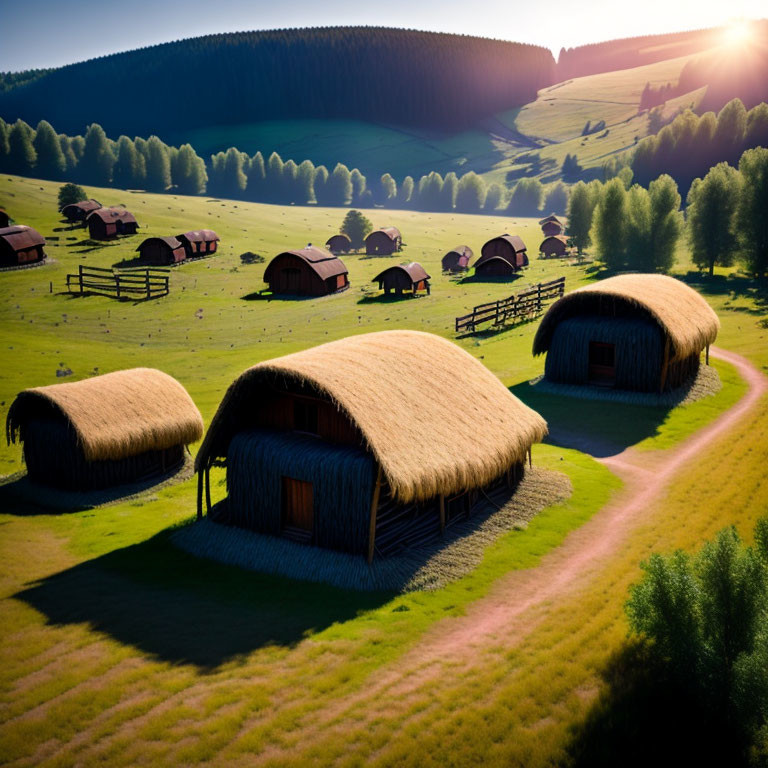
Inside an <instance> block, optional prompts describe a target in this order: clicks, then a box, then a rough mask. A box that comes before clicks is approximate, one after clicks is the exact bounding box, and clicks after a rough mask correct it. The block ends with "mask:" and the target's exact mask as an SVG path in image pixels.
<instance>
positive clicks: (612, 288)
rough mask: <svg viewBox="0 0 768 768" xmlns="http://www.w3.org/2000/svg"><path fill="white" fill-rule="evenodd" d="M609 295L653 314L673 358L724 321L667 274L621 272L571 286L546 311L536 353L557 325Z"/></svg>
mask: <svg viewBox="0 0 768 768" xmlns="http://www.w3.org/2000/svg"><path fill="white" fill-rule="evenodd" d="M606 300H609V301H610V300H613V301H614V302H617V303H619V304H625V305H627V306H630V307H635V308H640V309H642V310H644V311H645V312H647V313H648V315H649V316H650V317H651V319H653V320H655V321H656V322H657V323H658V324H659V325H660V326H661V329H662V330H663V331H664V333H666V334H667V336H669V340H670V342H671V345H672V349H671V358H672V359H674V358H677V357H688V356H689V355H693V354H696V353H697V352H700V351H701V350H702V349H703V348H704V347H705V346H706V345H707V344H711V343H712V342H714V340H715V339H716V338H717V332H718V331H719V330H720V321H719V320H718V317H717V315H716V314H715V312H714V310H713V309H712V308H711V307H710V306H709V304H707V302H706V301H705V300H704V298H703V297H702V296H701V295H700V294H699V293H697V292H696V291H694V290H693V288H689V287H688V286H687V285H686V284H685V283H683V282H681V281H680V280H675V278H673V277H667V276H666V275H641V274H638V275H617V276H616V277H609V278H608V279H606V280H602V281H600V282H599V283H595V284H593V285H587V286H584V287H583V288H577V289H576V290H575V291H571V292H570V293H569V294H567V295H566V296H563V298H561V299H559V300H558V301H556V302H555V303H554V304H553V305H552V306H551V307H550V308H549V310H548V311H547V313H546V315H544V318H543V319H542V321H541V324H540V325H539V329H538V331H537V332H536V338H535V339H534V341H533V354H534V355H540V354H542V353H544V352H546V351H547V350H548V349H549V345H550V342H551V340H552V334H553V332H554V329H555V326H556V325H557V324H558V323H559V322H560V321H562V320H565V319H566V318H568V317H573V316H576V315H583V314H595V313H596V312H597V310H598V308H599V307H600V305H601V304H602V305H603V306H604V303H605V301H606Z"/></svg>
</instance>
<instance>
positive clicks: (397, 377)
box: [196, 331, 547, 560]
mask: <svg viewBox="0 0 768 768" xmlns="http://www.w3.org/2000/svg"><path fill="white" fill-rule="evenodd" d="M467 392H471V393H472V397H471V398H470V399H469V400H468V399H467V397H466V393H467ZM546 432H547V427H546V423H545V422H544V420H543V419H542V418H541V416H539V415H538V414H537V413H536V412H535V411H533V410H531V409H530V408H528V407H527V406H526V405H524V404H523V403H521V402H520V401H519V400H518V399H517V398H516V397H515V396H514V395H512V394H511V393H510V392H509V390H508V389H507V388H506V387H505V386H504V385H503V384H502V383H501V382H500V381H499V380H498V379H497V378H496V377H495V376H494V375H493V374H492V373H491V372H490V371H489V370H488V369H487V368H485V367H484V366H483V365H482V364H481V363H480V362H479V361H478V360H476V359H475V358H474V357H472V356H471V355H470V354H469V353H468V352H465V351H464V350H462V349H461V348H460V347H458V346H456V345H455V344H453V343H451V342H449V341H447V340H445V339H443V338H441V337H439V336H434V335H432V334H428V333H423V332H418V331H382V332H379V333H369V334H362V335H359V336H352V337H349V338H346V339H341V340H339V341H333V342H330V343H328V344H323V345H321V346H319V347H315V348H313V349H308V350H305V351H303V352H296V353H294V354H290V355H286V356H285V357H280V358H277V359H275V360H269V361H266V362H263V363H259V364H258V365H255V366H254V367H252V368H249V369H248V370H246V371H245V372H244V373H243V374H241V375H240V376H239V377H238V378H237V379H236V380H235V382H234V383H233V384H232V385H231V386H230V388H229V390H228V391H227V393H226V395H225V396H224V399H223V401H222V403H221V405H220V406H219V409H218V411H217V413H216V415H215V416H214V418H213V421H212V422H211V426H210V428H209V430H208V433H207V434H206V436H205V439H204V441H203V444H202V446H201V448H200V451H199V453H198V455H197V460H196V469H197V471H198V473H199V485H198V516H200V515H202V507H203V505H202V497H203V487H204V486H205V488H206V489H208V480H207V478H208V472H209V469H210V468H211V466H213V464H214V462H218V461H219V460H223V461H224V462H225V464H226V471H227V488H228V491H229V498H228V500H227V501H226V502H225V503H224V504H223V505H220V506H218V507H215V508H214V509H213V510H211V508H210V503H208V504H207V506H208V511H209V514H212V515H213V516H214V519H215V520H217V521H218V522H221V523H224V524H228V525H234V526H239V527H242V528H248V529H251V530H254V531H258V532H262V533H267V534H271V535H274V536H286V537H290V538H293V539H295V540H298V541H303V542H305V543H311V544H315V545H317V546H320V547H327V548H330V549H338V550H343V551H347V552H352V553H359V554H366V555H367V556H368V558H369V560H370V559H371V558H372V557H373V555H374V552H376V553H378V554H385V553H387V552H390V551H393V549H394V548H397V546H400V545H402V543H403V542H406V541H408V540H413V538H414V536H417V535H419V534H420V533H422V534H423V532H424V531H427V532H428V533H430V532H434V531H437V532H439V531H440V530H441V528H444V527H445V525H446V524H448V523H450V521H451V520H452V519H458V517H459V516H461V515H465V514H466V513H467V512H468V511H469V510H471V508H472V506H473V505H474V503H475V501H476V500H477V499H478V496H479V494H481V493H483V492H484V491H485V492H488V491H490V489H492V488H496V487H497V486H501V485H505V484H508V485H511V486H514V484H515V483H516V482H517V481H518V480H519V479H520V477H521V476H522V474H523V472H524V467H525V460H526V456H530V450H531V446H532V444H533V443H535V442H538V441H540V440H542V439H543V437H544V435H545V434H546ZM206 496H208V494H207V493H206Z"/></svg>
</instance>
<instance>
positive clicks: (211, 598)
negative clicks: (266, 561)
mask: <svg viewBox="0 0 768 768" xmlns="http://www.w3.org/2000/svg"><path fill="white" fill-rule="evenodd" d="M170 535H171V532H170V531H163V532H161V533H159V534H157V535H156V536H154V537H153V538H151V539H149V540H148V541H145V542H142V543H141V544H136V545H133V546H130V547H126V548H124V549H119V550H116V551H114V552H110V553H108V554H106V555H102V556H101V557H98V558H95V559H93V560H89V561H87V562H85V563H81V564H80V565H76V566H74V567H73V568H70V569H68V570H65V571H62V572H60V573H57V574H54V575H53V576H49V577H47V578H45V579H43V580H42V581H40V582H39V583H37V584H34V585H32V586H30V587H27V588H26V589H24V590H22V591H20V592H18V593H17V594H16V595H15V596H14V597H15V598H16V599H18V600H22V601H23V602H25V603H26V604H27V605H29V606H31V607H33V608H34V609H35V610H38V611H40V612H41V613H43V614H45V616H46V617H47V619H48V624H49V625H54V626H68V625H72V624H83V623H85V624H88V625H89V627H90V628H91V629H93V630H94V631H96V632H104V633H106V634H108V635H109V636H110V637H112V638H114V639H115V640H117V641H118V642H120V643H123V644H125V645H132V646H134V647H135V648H138V649H140V650H141V651H143V652H144V653H147V654H151V655H152V656H153V657H154V658H157V659H160V660H162V661H166V662H170V663H172V664H193V665H195V666H197V667H199V668H200V669H201V670H203V671H213V670H215V669H216V668H217V667H219V666H220V665H221V664H223V663H225V662H228V661H231V660H233V659H237V658H238V657H242V656H244V655H246V654H248V653H250V652H252V651H254V650H256V649H258V648H262V647H264V646H268V645H279V646H285V647H291V646H294V645H296V644H297V643H299V642H300V641H301V640H302V639H303V638H304V637H305V636H306V635H307V634H308V633H310V632H316V631H320V630H322V629H324V628H326V627H328V626H330V625H331V624H335V623H338V622H344V621H348V620H350V619H353V618H355V617H356V616H357V615H358V614H359V613H360V612H362V611H367V610H371V609H373V608H376V607H378V606H380V605H382V604H383V603H385V602H387V600H389V599H390V596H389V595H386V594H383V593H370V592H368V593H366V592H353V591H348V590H342V589H338V588H335V587H329V586H326V585H319V584H311V583H297V582H295V581H292V580H289V579H285V578H282V577H276V576H267V575H263V574H259V573H255V572H252V571H246V570H242V569H240V568H235V567H232V566H227V565H221V564H219V563H216V562H213V561H208V560H203V559H199V558H196V557H193V556H192V555H189V554H186V553H185V552H182V551H181V550H180V549H178V548H177V547H175V546H174V545H173V544H172V543H171V541H170Z"/></svg>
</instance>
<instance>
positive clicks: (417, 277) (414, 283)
mask: <svg viewBox="0 0 768 768" xmlns="http://www.w3.org/2000/svg"><path fill="white" fill-rule="evenodd" d="M429 281H430V276H429V275H428V274H427V271H426V270H425V269H424V267H422V266H421V264H419V263H418V262H417V261H412V262H411V263H410V264H398V265H397V266H394V267H387V269H385V270H384V271H383V272H379V274H378V275H376V277H374V278H373V282H374V283H378V284H379V290H382V289H383V291H384V293H385V294H389V293H392V292H394V293H396V294H397V295H398V296H399V295H400V294H402V293H403V292H404V291H410V292H411V293H413V294H414V295H415V294H416V293H418V292H419V291H426V292H427V293H429Z"/></svg>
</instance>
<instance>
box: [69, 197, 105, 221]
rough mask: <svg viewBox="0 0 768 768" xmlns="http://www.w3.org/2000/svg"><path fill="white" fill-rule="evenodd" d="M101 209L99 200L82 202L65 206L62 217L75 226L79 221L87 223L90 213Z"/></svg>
mask: <svg viewBox="0 0 768 768" xmlns="http://www.w3.org/2000/svg"><path fill="white" fill-rule="evenodd" d="M99 208H101V203H100V202H99V201H98V200H93V199H91V200H81V201H80V202H79V203H69V204H68V205H65V206H64V207H63V208H62V209H61V215H62V216H64V218H65V219H66V220H67V221H69V222H72V223H73V224H74V223H76V222H78V221H81V222H82V221H85V220H86V219H87V218H88V215H89V214H90V213H93V211H97V210H98V209H99Z"/></svg>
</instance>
